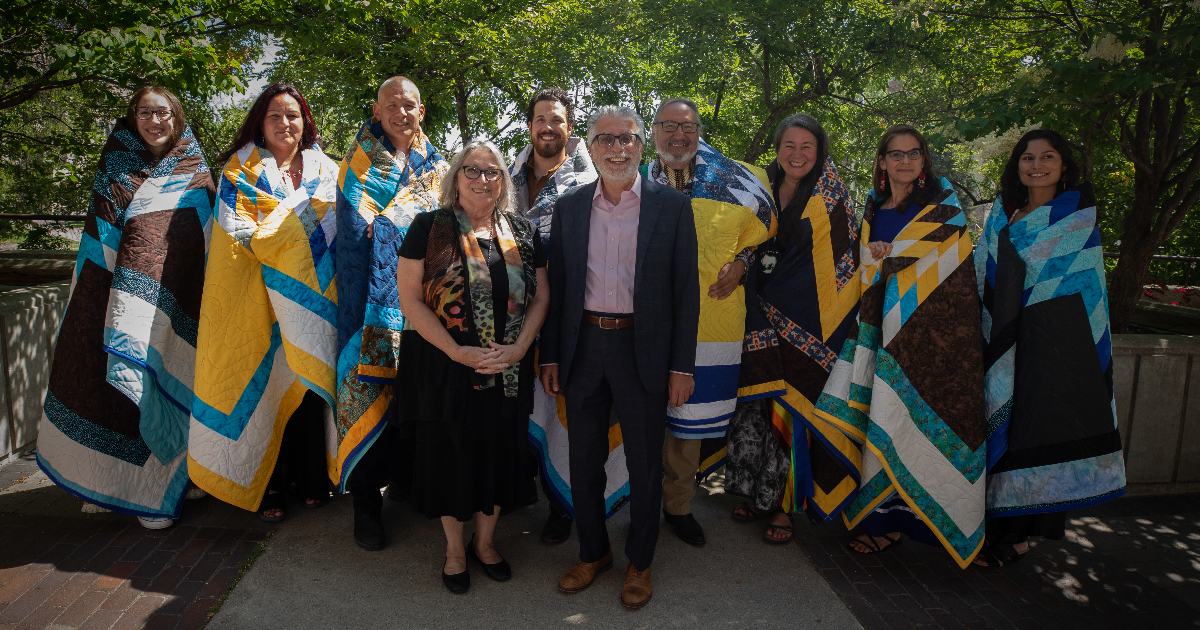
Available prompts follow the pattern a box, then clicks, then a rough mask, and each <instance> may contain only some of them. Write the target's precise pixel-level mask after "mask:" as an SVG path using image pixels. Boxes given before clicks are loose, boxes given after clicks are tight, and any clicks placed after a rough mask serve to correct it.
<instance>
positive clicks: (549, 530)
mask: <svg viewBox="0 0 1200 630" xmlns="http://www.w3.org/2000/svg"><path fill="white" fill-rule="evenodd" d="M571 520H572V519H570V518H563V517H561V516H559V515H558V514H556V513H555V512H554V510H551V511H550V516H547V517H546V526H545V527H543V528H542V542H544V543H550V544H552V545H554V544H558V543H560V542H563V541H565V540H566V539H568V538H570V537H571Z"/></svg>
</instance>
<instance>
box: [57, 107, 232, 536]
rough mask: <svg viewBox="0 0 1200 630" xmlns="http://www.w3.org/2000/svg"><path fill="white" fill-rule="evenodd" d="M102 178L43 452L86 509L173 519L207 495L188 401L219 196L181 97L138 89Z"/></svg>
mask: <svg viewBox="0 0 1200 630" xmlns="http://www.w3.org/2000/svg"><path fill="white" fill-rule="evenodd" d="M91 188H92V193H91V204H90V207H89V208H88V212H87V218H86V219H85V220H84V230H83V237H82V239H81V240H80V243H79V257H78V259H77V262H76V264H75V281H74V284H73V285H72V291H71V298H70V302H69V303H68V304H67V311H66V314H65V316H64V319H63V323H62V327H61V329H60V332H59V336H58V345H57V347H56V348H55V360H54V367H53V369H52V370H51V373H50V383H49V390H48V391H47V393H46V399H45V405H44V412H45V413H44V414H43V416H42V420H41V423H40V425H39V435H38V453H37V455H38V463H39V464H40V465H41V468H42V470H44V471H46V473H47V474H48V475H49V476H50V478H51V479H53V480H54V482H55V483H57V484H59V485H60V486H62V487H63V488H64V489H66V490H67V491H68V492H70V493H72V494H74V495H76V496H78V497H80V498H82V499H83V500H84V501H85V502H86V503H85V504H84V506H83V511H85V512H96V511H109V510H113V511H118V512H124V513H127V514H132V515H136V516H138V517H139V520H140V522H141V524H142V525H143V526H144V527H147V528H149V529H162V528H164V527H169V526H170V525H171V524H172V522H173V519H175V518H178V516H179V512H180V508H181V506H182V503H183V500H184V498H185V496H203V492H201V491H198V490H193V491H189V490H188V466H187V441H188V409H189V406H190V405H191V400H192V386H193V383H194V379H193V372H192V366H193V364H194V362H195V351H196V337H195V327H196V321H197V319H198V318H199V317H200V294H201V289H202V288H203V286H204V242H205V234H204V231H205V230H204V224H205V223H206V222H207V220H208V217H209V216H210V215H211V209H212V203H213V198H214V187H213V181H212V177H211V175H210V174H209V170H208V165H207V164H206V163H205V161H204V155H203V153H201V151H200V146H199V145H198V144H197V142H196V138H195V137H194V136H193V135H192V131H191V129H189V128H188V126H187V123H186V121H185V120H184V115H183V108H182V107H181V106H180V104H179V99H178V98H176V97H175V95H174V94H172V93H171V92H170V91H168V90H165V89H163V88H158V87H143V88H141V89H139V90H137V91H136V92H135V93H134V94H133V98H132V99H130V102H129V108H128V110H127V112H126V114H125V116H124V117H123V118H121V119H120V120H118V121H117V122H116V125H115V126H114V128H113V132H112V134H111V135H110V136H109V138H108V141H107V142H106V143H105V145H104V149H103V150H102V151H101V154H100V160H99V164H98V167H97V170H96V178H95V182H94V183H93V184H92V187H91Z"/></svg>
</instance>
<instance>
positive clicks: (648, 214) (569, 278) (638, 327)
mask: <svg viewBox="0 0 1200 630" xmlns="http://www.w3.org/2000/svg"><path fill="white" fill-rule="evenodd" d="M597 185H598V182H592V183H591V184H588V185H586V186H578V187H576V188H573V189H571V190H570V191H569V192H567V193H566V194H564V195H563V196H561V197H559V198H558V200H557V201H556V202H555V208H554V219H553V222H552V223H551V227H550V252H549V262H548V265H547V266H548V269H547V271H548V272H549V275H550V311H549V313H548V314H547V316H546V323H545V325H544V326H543V327H542V331H541V337H540V339H539V340H538V348H539V351H540V352H541V355H540V357H539V362H540V363H541V364H543V365H545V364H547V363H557V364H558V366H559V368H558V379H559V380H558V382H559V384H560V386H565V385H566V383H567V379H568V378H569V376H570V374H571V359H572V358H573V357H574V354H575V346H576V344H577V343H578V341H579V326H580V325H581V324H582V322H583V295H584V286H585V282H586V281H587V258H588V233H589V231H590V229H591V215H592V197H593V196H594V195H595V194H596V186H597ZM696 257H697V253H696V223H695V219H693V217H692V202H691V200H690V199H689V198H688V197H687V196H686V195H684V194H683V193H681V192H679V191H677V190H675V189H673V188H669V187H667V186H662V185H660V184H656V183H654V182H652V181H650V180H648V179H646V178H642V205H641V214H640V216H639V218H638V234H637V262H636V265H635V268H634V281H633V334H634V339H635V343H636V344H637V345H636V351H635V354H636V361H637V366H638V374H639V376H641V378H642V384H643V385H645V387H646V390H647V391H651V392H660V391H664V390H665V389H666V388H667V377H668V376H667V375H668V374H669V373H670V372H684V373H687V374H694V373H695V371H696V332H697V328H698V327H699V320H700V274H699V271H698V270H697V262H696Z"/></svg>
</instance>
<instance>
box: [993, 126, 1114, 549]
mask: <svg viewBox="0 0 1200 630" xmlns="http://www.w3.org/2000/svg"><path fill="white" fill-rule="evenodd" d="M1072 153H1073V152H1072V150H1071V145H1070V144H1069V143H1068V142H1067V140H1066V139H1065V138H1063V137H1062V136H1061V135H1059V134H1058V133H1057V132H1054V131H1051V130H1048V129H1036V130H1033V131H1030V132H1028V133H1026V134H1025V135H1024V136H1022V137H1021V139H1020V140H1019V141H1017V145H1016V146H1015V147H1013V151H1012V155H1011V156H1010V157H1009V160H1008V163H1007V164H1006V165H1005V168H1004V172H1003V174H1002V175H1001V176H1000V196H999V197H997V198H996V201H995V203H993V204H992V210H991V212H990V213H989V214H988V216H987V219H985V221H984V228H983V234H982V235H980V239H979V244H978V246H977V248H976V256H977V258H976V259H975V263H976V276H977V278H978V287H979V289H978V290H979V297H980V298H982V299H983V308H984V311H985V317H984V320H983V339H984V344H985V349H984V361H985V365H987V366H988V371H987V377H986V381H985V383H986V387H985V389H984V392H985V396H986V400H987V412H988V418H989V422H988V426H989V427H993V429H992V431H991V434H990V435H989V437H988V442H987V461H988V471H987V489H988V496H987V498H988V501H987V520H986V528H987V547H986V548H984V550H983V551H982V552H981V553H980V555H979V557H978V558H976V560H975V563H976V564H979V565H983V566H1003V565H1006V564H1013V563H1015V562H1018V561H1020V560H1021V558H1023V557H1024V556H1025V554H1026V553H1027V552H1028V551H1029V542H1028V538H1029V537H1030V536H1042V537H1044V538H1047V539H1049V540H1060V539H1062V537H1063V536H1064V534H1065V528H1066V520H1067V512H1066V511H1067V510H1071V509H1077V508H1081V507H1087V506H1090V505H1095V504H1097V503H1101V502H1103V501H1107V500H1109V499H1114V498H1116V497H1119V496H1121V494H1123V493H1124V491H1125V467H1124V462H1123V460H1122V457H1121V436H1120V434H1119V433H1118V432H1117V425H1116V417H1115V414H1114V412H1113V410H1114V408H1115V407H1114V404H1113V391H1112V385H1111V378H1112V377H1111V372H1108V370H1110V369H1111V363H1112V342H1111V335H1110V331H1109V328H1108V309H1107V308H1106V307H1105V305H1106V304H1107V295H1106V289H1105V282H1104V259H1103V256H1102V246H1101V242H1100V228H1099V226H1098V224H1097V222H1096V198H1095V196H1094V194H1093V192H1092V185H1091V184H1090V183H1086V182H1082V183H1081V182H1080V181H1079V175H1080V169H1079V166H1078V165H1077V164H1076V162H1075V160H1074V158H1073V156H1072Z"/></svg>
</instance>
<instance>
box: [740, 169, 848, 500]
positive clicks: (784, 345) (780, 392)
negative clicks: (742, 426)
mask: <svg viewBox="0 0 1200 630" xmlns="http://www.w3.org/2000/svg"><path fill="white" fill-rule="evenodd" d="M778 168H779V167H778V165H777V164H772V165H771V166H768V167H767V169H768V173H772V174H775V175H776V176H779V175H780V174H779V173H778ZM773 171H774V173H773ZM852 208H853V202H852V201H851V199H850V192H849V190H847V188H846V185H845V184H844V183H843V182H842V179H841V178H840V177H839V176H838V174H837V168H836V167H835V166H834V163H833V160H832V159H827V160H826V162H825V164H824V166H823V170H822V173H821V176H820V178H819V179H818V181H817V184H816V186H814V189H813V193H812V196H811V197H810V198H809V199H808V203H807V204H806V205H805V206H804V207H803V209H802V210H801V212H802V214H801V216H800V217H799V219H800V220H799V221H796V222H793V223H791V224H789V225H795V226H796V227H795V228H794V233H786V232H785V233H784V234H783V235H782V236H777V237H776V238H775V239H774V240H773V241H768V244H766V245H764V246H760V247H759V249H758V252H757V255H756V258H757V259H759V261H760V262H759V264H758V265H756V266H755V267H753V268H752V269H751V270H750V273H748V274H747V276H746V285H745V289H746V296H747V300H748V302H749V303H748V305H747V306H748V308H747V314H746V335H745V339H744V341H743V344H742V370H741V378H740V387H739V390H738V394H739V399H740V400H754V399H756V398H764V397H771V398H774V399H775V404H776V406H779V407H781V408H782V411H783V412H782V413H779V412H778V411H777V412H776V413H774V414H773V416H775V417H776V418H778V420H777V421H776V422H775V426H776V427H777V432H779V434H780V435H787V436H788V442H787V443H788V445H789V446H790V447H791V450H792V468H791V475H792V478H791V479H790V480H789V487H794V488H795V489H796V491H795V492H794V494H793V496H794V503H788V504H785V505H786V506H787V507H788V508H789V509H796V510H798V509H801V508H802V507H803V503H804V502H805V497H812V500H810V501H808V503H809V504H810V505H811V506H812V507H813V508H814V509H815V510H816V511H817V512H818V513H819V514H820V515H821V516H823V517H824V518H826V520H830V519H832V516H831V515H832V514H836V513H837V512H838V511H840V510H841V508H842V507H843V506H844V504H845V502H846V501H848V500H849V497H851V496H852V495H853V494H854V490H855V484H854V481H853V479H845V482H844V483H841V482H842V477H839V478H838V482H839V483H840V484H841V485H840V486H839V485H835V486H833V487H831V488H825V487H824V486H823V485H822V484H821V483H814V478H813V470H814V469H816V470H818V471H820V470H824V469H826V468H832V469H833V470H843V469H846V468H848V467H849V464H848V463H847V464H846V465H844V466H839V465H838V464H837V463H836V462H837V460H838V459H839V458H844V456H843V455H842V451H844V450H850V449H853V448H854V446H853V443H852V442H851V441H850V439H849V438H847V437H846V436H845V435H844V434H843V433H842V432H841V431H839V430H838V429H836V428H834V427H833V426H831V425H829V424H828V423H826V422H821V421H814V418H813V407H814V404H815V403H816V400H817V397H818V396H820V394H821V390H822V389H824V387H825V383H826V381H827V380H828V378H829V373H830V370H832V369H833V365H834V363H835V362H836V360H837V353H838V351H839V350H841V348H842V346H843V345H844V344H845V341H846V338H847V336H848V335H849V334H850V331H851V329H852V328H853V327H854V324H855V321H856V318H857V315H858V300H859V296H860V287H859V283H858V282H857V281H855V270H856V269H857V261H856V260H855V256H854V255H855V253H856V250H857V239H858V229H857V220H856V218H855V216H854V212H853V209H852ZM784 221H787V219H784ZM782 229H786V228H782ZM795 420H799V423H798V424H796V425H795V426H794V427H793V421H795ZM785 424H786V427H785ZM784 429H786V430H784ZM793 430H796V432H797V434H798V435H799V436H800V439H798V440H792V439H791V435H792V431H793ZM810 441H811V443H812V448H811V449H810V447H809V443H810ZM818 479H821V480H823V479H824V476H822V475H819V474H818Z"/></svg>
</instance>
